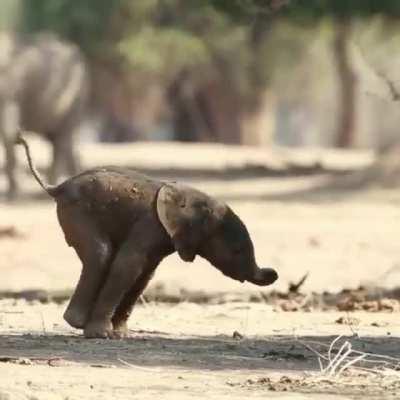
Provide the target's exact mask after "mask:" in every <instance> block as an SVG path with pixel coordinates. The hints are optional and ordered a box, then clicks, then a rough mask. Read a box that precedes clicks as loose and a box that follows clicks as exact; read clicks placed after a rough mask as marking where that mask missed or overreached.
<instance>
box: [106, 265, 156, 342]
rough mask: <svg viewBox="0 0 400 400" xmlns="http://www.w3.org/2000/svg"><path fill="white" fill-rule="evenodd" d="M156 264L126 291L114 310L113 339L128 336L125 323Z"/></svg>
mask: <svg viewBox="0 0 400 400" xmlns="http://www.w3.org/2000/svg"><path fill="white" fill-rule="evenodd" d="M157 264H158V262H157V263H155V264H154V265H153V266H152V267H151V268H148V269H147V270H146V271H144V272H143V273H142V275H141V276H140V277H139V278H138V280H137V281H136V282H135V283H134V284H133V286H132V287H131V288H130V289H129V290H128V292H126V293H125V295H124V297H123V298H122V301H121V303H120V304H119V305H118V307H117V308H116V310H115V312H114V315H113V317H112V319H111V321H112V324H113V329H114V337H119V338H123V337H126V336H128V325H127V321H128V319H129V317H130V315H131V313H132V310H133V307H134V306H135V304H136V301H137V299H138V298H139V296H140V295H141V294H142V293H143V291H144V289H145V288H146V286H147V285H148V283H149V281H150V280H151V278H152V276H153V274H154V270H155V268H156V267H157Z"/></svg>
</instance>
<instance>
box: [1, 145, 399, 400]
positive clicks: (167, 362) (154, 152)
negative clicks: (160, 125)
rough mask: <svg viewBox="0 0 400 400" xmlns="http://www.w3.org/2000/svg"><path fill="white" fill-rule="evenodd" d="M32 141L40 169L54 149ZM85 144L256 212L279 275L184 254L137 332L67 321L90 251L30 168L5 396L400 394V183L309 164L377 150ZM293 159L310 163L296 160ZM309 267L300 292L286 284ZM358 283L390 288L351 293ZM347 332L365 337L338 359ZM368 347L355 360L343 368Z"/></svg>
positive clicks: (141, 312)
mask: <svg viewBox="0 0 400 400" xmlns="http://www.w3.org/2000/svg"><path fill="white" fill-rule="evenodd" d="M33 145H34V146H33V150H34V156H35V159H37V160H38V164H39V167H43V166H44V165H46V162H47V160H48V156H49V152H48V148H47V147H46V146H45V145H44V144H43V143H42V142H40V141H38V140H34V141H33ZM80 150H81V153H82V158H83V161H84V164H85V166H92V165H100V164H101V165H110V164H114V165H115V164H117V165H125V166H131V167H136V168H138V169H139V170H142V171H146V172H149V173H151V174H152V175H154V176H158V177H162V178H164V179H175V178H178V179H180V180H184V181H185V182H188V183H190V184H192V185H194V186H196V187H198V188H200V189H202V190H206V191H207V192H209V193H210V194H214V195H216V196H218V197H220V198H223V199H224V200H226V201H227V202H229V204H230V205H231V206H232V208H234V210H235V211H236V212H237V213H238V214H239V215H240V216H241V217H242V219H243V220H244V221H245V222H246V224H247V226H248V228H249V231H250V234H251V235H252V237H253V240H254V243H255V248H256V256H257V259H258V261H259V263H260V264H261V265H271V266H273V267H275V268H276V269H277V270H278V272H279V274H280V279H279V281H278V282H277V283H276V284H275V285H274V286H273V287H271V288H266V289H263V290H260V288H257V287H254V286H252V285H250V284H244V285H243V284H240V283H236V282H233V281H230V280H228V279H227V278H225V277H224V276H222V275H221V274H220V273H219V272H218V271H216V270H215V269H213V268H212V267H211V266H209V265H208V264H207V263H206V262H204V261H202V260H199V259H197V260H196V261H195V262H194V263H193V264H185V263H183V262H181V261H180V260H179V259H178V257H177V256H171V257H169V258H168V259H166V260H164V262H163V263H162V265H161V266H160V267H159V270H158V271H157V274H156V276H155V278H154V280H153V281H152V283H151V285H150V287H149V290H148V291H146V293H145V299H146V302H145V303H143V304H140V305H138V307H137V309H136V310H135V313H134V315H133V316H132V318H131V320H130V329H131V337H130V338H129V339H126V340H121V341H118V340H106V341H103V340H84V339H82V337H81V332H79V331H76V330H73V329H72V328H69V327H68V325H67V324H66V323H65V322H64V321H63V320H62V313H63V310H64V309H65V307H66V293H67V294H68V292H69V291H70V290H71V289H72V288H73V286H74V284H75V282H76V280H77V278H78V275H79V270H80V265H79V262H78V259H77V257H76V256H75V254H74V253H73V251H72V250H71V249H70V248H68V247H67V246H66V244H65V242H64V239H63V236H62V233H61V231H60V229H59V227H58V224H57V221H56V216H55V207H54V203H53V202H52V201H51V200H49V199H47V198H46V197H45V196H42V195H41V194H40V191H39V190H38V188H37V186H36V185H35V183H34V182H33V181H32V180H31V178H30V177H29V175H28V174H27V173H26V171H25V170H24V169H23V168H21V170H20V176H21V181H22V182H23V194H22V196H21V199H20V200H18V201H17V202H14V203H12V204H11V203H7V202H5V201H4V199H0V269H1V276H2V278H1V279H0V298H2V299H1V300H0V399H1V400H3V399H4V400H5V399H13V400H14V399H70V400H71V399H81V398H88V399H91V398H93V399H102V398H104V399H109V398H113V399H126V398H140V399H147V398H149V399H150V398H165V399H190V398H201V397H208V398H211V399H225V398H226V399H228V398H237V399H243V398H245V397H251V398H271V399H273V398H279V399H329V398H332V399H335V400H338V399H358V398H360V399H361V398H363V399H364V398H365V399H385V398H388V399H390V398H393V399H394V398H398V396H399V395H398V393H399V390H400V384H399V378H400V375H399V372H397V367H398V365H400V364H399V361H400V360H398V358H399V359H400V350H399V341H400V339H399V338H400V317H399V315H398V314H399V313H398V311H400V303H399V298H400V296H399V295H398V293H397V291H396V290H391V289H394V288H396V287H400V251H399V245H398V237H399V235H400V225H399V224H398V223H397V222H398V220H399V217H400V207H399V202H400V190H382V189H379V188H376V187H371V188H369V189H368V190H362V191H344V190H339V189H332V188H331V189H326V188H325V189H324V187H325V186H326V184H327V183H329V182H330V181H331V180H332V179H338V176H337V174H336V175H335V177H334V178H332V176H331V175H329V176H327V175H326V174H322V173H313V174H311V173H310V172H311V170H312V169H313V168H314V167H315V166H317V167H318V168H319V167H320V166H321V165H323V167H324V168H325V169H329V170H332V171H334V172H341V171H343V170H348V169H356V168H360V167H362V166H365V165H368V163H370V162H371V161H372V156H371V155H370V154H368V153H365V152H355V153H338V152H327V151H325V152H321V151H313V152H309V153H301V152H297V153H295V152H291V153H288V152H284V151H283V150H279V151H278V150H277V151H274V152H272V151H268V152H267V151H266V150H265V149H250V148H240V147H226V146H210V145H201V146H191V145H171V144H151V143H139V144H133V145H129V146H120V145H115V146H113V145H89V144H84V145H82V146H81V148H80ZM89 155H90V156H89ZM0 162H1V160H0ZM293 163H295V164H296V165H297V166H299V165H300V166H301V167H302V168H303V169H302V168H300V170H301V172H302V173H301V174H298V176H294V175H293V174H286V173H285V170H286V169H288V168H290V166H291V165H292V164H293ZM21 164H23V158H22V157H21ZM314 172H315V171H314ZM266 175H269V176H268V177H266ZM271 175H273V176H271ZM4 187H5V182H4V179H3V178H2V177H0V193H2V192H4ZM307 272H308V273H309V275H308V278H307V280H306V281H305V283H304V285H303V286H302V287H301V293H302V294H301V295H296V294H294V295H291V294H290V293H288V287H289V284H290V283H291V282H297V281H298V280H299V279H300V278H301V277H302V276H304V274H305V273H307ZM360 285H363V286H366V287H367V286H373V287H380V288H381V289H379V290H378V289H376V290H375V291H370V290H365V291H362V292H356V291H349V292H347V291H343V289H344V288H352V289H354V288H357V287H359V286H360ZM31 289H36V290H39V291H31V292H29V291H27V290H31ZM24 291H25V292H24ZM324 292H328V293H325V294H324ZM336 292H341V295H340V296H336V295H335V294H334V293H336ZM331 294H332V295H331ZM11 297H15V298H11ZM49 299H50V301H49ZM39 300H41V301H39ZM53 300H54V301H53ZM317 300H318V301H317ZM328 300H329V301H328ZM339 335H343V336H341V337H340V338H339V339H338V340H337V342H335V343H334V345H333V346H332V349H331V351H329V348H330V345H331V343H332V342H333V341H334V340H335V338H337V337H338V336H339ZM346 341H347V342H349V343H351V345H352V348H353V350H354V351H353V352H352V353H349V354H347V355H346V356H345V357H343V359H342V360H341V362H340V363H338V364H337V366H336V369H334V370H333V371H332V368H333V367H334V366H335V356H336V355H338V354H339V356H340V355H342V350H343V348H342V346H343V345H344V346H349V344H345V342H346ZM345 348H346V349H347V347H345ZM357 351H358V352H359V353H357ZM366 353H369V355H367V354H366ZM360 355H363V356H364V357H365V359H364V360H363V363H356V364H354V366H356V367H357V368H350V366H348V367H347V366H346V362H348V361H351V360H353V359H354V357H356V356H360ZM352 357H353V358H352ZM339 358H340V357H338V359H339ZM338 359H336V361H338ZM319 360H320V361H319ZM320 362H321V364H320ZM343 366H346V368H344V369H343V371H341V372H340V373H339V371H340V369H341V368H342V367H343Z"/></svg>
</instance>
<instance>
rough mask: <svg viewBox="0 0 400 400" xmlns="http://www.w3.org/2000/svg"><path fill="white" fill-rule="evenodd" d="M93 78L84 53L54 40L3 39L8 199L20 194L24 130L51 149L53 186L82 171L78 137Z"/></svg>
mask: <svg viewBox="0 0 400 400" xmlns="http://www.w3.org/2000/svg"><path fill="white" fill-rule="evenodd" d="M88 94H89V77H88V71H87V68H86V64H85V61H84V59H83V56H82V54H81V52H80V50H79V49H78V48H77V47H76V46H75V45H73V44H71V43H67V42H65V41H62V40H60V39H58V38H57V37H55V36H53V35H51V34H38V35H34V36H31V37H27V38H22V37H17V36H15V35H9V34H1V35H0V136H1V138H2V141H3V144H4V149H5V173H6V175H7V180H8V192H7V195H8V198H11V199H12V198H14V197H15V196H16V195H17V193H18V182H17V178H16V155H15V146H14V142H15V137H16V133H17V132H18V130H19V129H20V128H22V129H24V130H28V131H33V132H37V133H39V134H40V135H42V136H43V137H45V138H46V139H47V140H48V141H49V142H50V143H51V145H52V152H53V155H52V164H51V166H50V168H49V176H48V178H49V181H50V182H52V183H55V182H56V181H57V178H58V177H59V176H60V175H61V174H62V173H63V172H65V173H67V174H68V175H74V174H76V173H77V172H78V170H79V160H78V156H77V154H76V152H75V150H74V132H75V131H76V128H77V127H78V125H79V124H80V123H81V122H82V119H83V116H84V113H85V108H86V105H87V102H88Z"/></svg>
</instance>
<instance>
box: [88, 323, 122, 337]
mask: <svg viewBox="0 0 400 400" xmlns="http://www.w3.org/2000/svg"><path fill="white" fill-rule="evenodd" d="M84 335H85V338H87V339H119V337H118V336H117V335H115V334H114V329H113V326H112V323H111V321H89V322H88V324H87V325H86V326H85V329H84Z"/></svg>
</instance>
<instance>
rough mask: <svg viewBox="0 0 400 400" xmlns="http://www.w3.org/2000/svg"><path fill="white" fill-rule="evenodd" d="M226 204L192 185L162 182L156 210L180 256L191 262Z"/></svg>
mask: <svg viewBox="0 0 400 400" xmlns="http://www.w3.org/2000/svg"><path fill="white" fill-rule="evenodd" d="M225 211H226V206H225V205H224V204H221V203H220V202H218V201H216V200H214V199H212V198H210V197H208V196H207V195H205V194H204V193H202V192H199V191H197V190H195V189H192V188H189V187H186V186H183V185H179V184H167V185H164V186H163V187H162V188H161V189H160V191H159V193H158V197H157V214H158V218H159V219H160V222H161V224H162V225H163V227H164V228H165V230H166V231H167V233H168V235H169V236H170V237H171V239H172V242H173V244H174V247H175V250H176V251H177V252H178V254H179V256H180V257H181V259H182V260H184V261H188V262H191V261H193V260H194V259H195V257H196V254H197V253H198V249H199V247H200V246H201V244H202V243H203V242H204V241H205V240H206V239H207V237H208V236H209V235H210V234H211V233H212V232H213V230H215V229H216V227H217V226H218V223H219V222H220V221H221V220H222V216H223V214H224V213H225Z"/></svg>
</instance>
